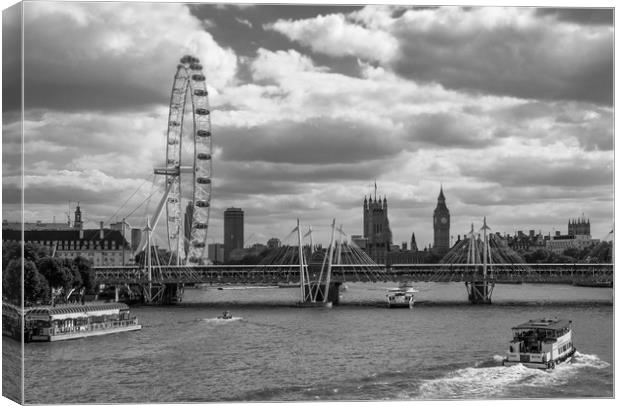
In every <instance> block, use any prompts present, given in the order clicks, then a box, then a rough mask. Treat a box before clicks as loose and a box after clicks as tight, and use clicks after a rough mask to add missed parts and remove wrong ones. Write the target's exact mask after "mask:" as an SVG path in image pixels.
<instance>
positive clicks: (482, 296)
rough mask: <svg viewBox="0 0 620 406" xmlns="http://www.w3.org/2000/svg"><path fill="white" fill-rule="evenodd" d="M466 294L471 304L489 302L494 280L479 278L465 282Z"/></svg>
mask: <svg viewBox="0 0 620 406" xmlns="http://www.w3.org/2000/svg"><path fill="white" fill-rule="evenodd" d="M465 287H466V288H467V296H468V299H469V303H471V304H491V295H492V294H493V288H494V287H495V282H494V281H489V280H479V281H471V282H465Z"/></svg>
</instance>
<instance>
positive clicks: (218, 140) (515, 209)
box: [2, 2, 613, 246]
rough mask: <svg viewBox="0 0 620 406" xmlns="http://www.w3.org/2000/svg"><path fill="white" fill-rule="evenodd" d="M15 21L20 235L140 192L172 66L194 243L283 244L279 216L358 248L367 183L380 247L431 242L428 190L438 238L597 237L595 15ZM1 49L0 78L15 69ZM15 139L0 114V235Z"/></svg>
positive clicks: (602, 49) (50, 14)
mask: <svg viewBox="0 0 620 406" xmlns="http://www.w3.org/2000/svg"><path fill="white" fill-rule="evenodd" d="M24 7H25V13H24V24H25V26H24V30H25V47H24V48H25V53H24V72H25V85H24V86H25V102H24V104H25V122H24V131H25V143H24V150H25V157H24V158H25V179H24V181H25V184H26V193H25V198H26V206H25V219H26V221H35V220H42V221H52V218H53V217H54V216H55V217H56V220H57V221H61V220H62V219H64V218H65V214H64V213H65V212H67V211H68V201H71V202H73V203H72V205H73V206H75V202H77V201H80V204H81V207H82V211H83V212H84V213H85V214H84V215H85V217H86V219H87V220H88V225H89V226H93V227H96V225H97V224H98V222H99V221H100V220H104V221H106V223H109V222H110V221H116V220H120V218H122V217H123V216H125V215H127V214H128V213H130V212H131V211H133V210H134V209H135V208H136V206H138V205H139V204H140V203H141V202H142V201H143V200H144V199H145V198H146V196H148V195H149V194H150V193H151V192H152V191H153V190H154V189H153V186H152V182H151V181H152V179H153V175H152V168H153V167H154V166H158V165H162V164H163V161H164V154H165V133H166V127H167V118H168V102H169V98H170V89H171V86H172V79H173V76H174V73H175V69H176V65H177V63H178V59H179V58H180V57H181V56H183V55H184V54H187V53H190V54H194V55H196V56H197V57H198V58H200V60H201V62H202V64H203V66H204V68H205V75H206V78H207V82H208V86H209V90H210V96H209V97H210V103H211V107H212V125H213V134H214V136H213V145H214V151H215V152H214V161H213V167H214V178H213V198H212V210H211V221H210V233H209V242H213V241H221V240H222V236H223V226H222V225H223V212H224V210H225V209H226V208H227V207H231V206H235V207H241V208H242V209H243V210H244V211H245V224H246V225H245V236H246V240H247V241H246V243H248V244H250V243H254V242H263V243H264V242H265V241H266V240H267V239H268V238H270V237H274V236H275V237H279V238H284V237H285V236H286V235H287V234H288V233H289V231H290V230H291V229H292V228H293V227H294V226H295V218H297V217H300V218H301V221H302V223H304V224H312V225H313V228H315V229H317V230H319V231H321V232H324V231H325V230H327V225H328V224H329V223H330V222H331V219H332V218H336V221H337V223H338V224H342V225H343V228H344V230H345V231H346V232H347V233H348V234H361V233H362V203H363V200H364V196H365V195H369V194H371V193H373V194H374V186H373V183H374V182H375V179H376V182H377V187H378V193H379V194H380V195H381V196H382V197H383V196H385V197H387V200H388V205H389V220H390V224H391V227H392V232H393V236H394V243H397V244H398V243H400V242H401V241H409V240H410V237H411V233H412V232H415V235H416V239H417V241H418V245H419V246H425V245H428V244H429V243H430V242H431V241H432V235H433V232H432V214H433V209H434V207H435V205H436V202H437V195H438V194H439V188H440V184H443V189H444V193H445V196H446V203H447V206H448V208H449V210H450V213H451V223H452V226H451V230H450V232H451V234H452V235H454V236H455V237H456V235H457V234H463V233H465V232H466V231H468V229H469V224H470V223H471V222H474V223H475V224H476V226H477V227H479V226H480V225H481V221H482V216H484V215H486V216H487V219H488V222H489V225H490V226H491V227H492V229H493V231H500V232H502V233H504V232H507V233H514V231H515V230H524V231H526V230H529V229H535V230H536V231H538V230H541V231H542V232H543V233H545V234H546V233H548V232H553V231H554V230H559V231H562V232H563V233H566V231H567V222H568V220H569V218H575V217H578V216H581V214H582V213H584V214H585V216H586V217H588V218H590V221H591V223H592V235H593V237H594V238H602V237H604V236H605V235H606V234H607V233H608V232H609V230H610V229H611V226H612V221H613V181H612V179H613V25H612V24H613V13H612V10H611V9H607V10H605V9H598V10H594V9H553V8H551V9H550V8H547V9H535V8H503V7H484V8H459V7H441V8H403V7H387V6H366V7H351V6H346V7H329V6H319V7H317V6H264V5H260V6H250V7H248V6H244V7H237V6H231V5H228V6H216V5H196V4H193V5H184V4H168V3H155V4H147V3H57V2H43V3H33V2H28V3H24ZM4 23H5V25H6V26H7V27H8V28H10V26H11V23H10V22H7V21H6V20H5V22H4ZM11 40H12V38H10V36H9V38H7V34H5V43H11V42H10V41H11ZM3 48H5V52H4V53H3V65H4V66H3V68H4V70H5V71H6V72H10V71H11V70H14V69H17V67H18V65H17V64H16V60H15V59H14V58H12V57H11V55H10V54H8V53H7V52H6V48H7V47H6V46H5V47H3ZM6 72H5V77H7V76H6V75H7V73H6ZM11 85H13V87H14V88H15V89H17V88H18V87H16V86H15V83H7V81H6V79H5V81H4V85H3V87H4V89H3V90H4V91H5V92H9V93H10V91H11V89H12V87H11ZM6 94H8V93H6ZM19 128H20V123H19V115H18V114H17V110H16V105H14V104H11V103H9V102H7V101H6V98H5V105H4V120H3V162H2V170H3V218H5V219H9V220H17V219H19V206H18V205H17V204H16V203H17V202H16V200H15V198H14V196H15V190H16V187H17V186H18V184H19V178H18V174H19V154H18V152H19V147H20V144H19ZM136 190H138V191H137V192H136V193H135V194H134V195H133V197H131V199H129V202H128V203H127V204H126V205H125V206H123V207H122V208H121V206H122V205H123V202H125V200H127V199H128V198H130V196H131V195H132V193H134V191H136ZM155 190H156V189H155ZM157 197H158V196H157V193H156V194H155V197H153V200H152V201H151V203H150V204H149V205H148V208H149V210H151V211H152V210H153V208H154V207H155V205H156V202H157ZM119 208H121V209H120V210H119ZM146 208H147V205H146V204H144V205H143V206H141V207H140V209H138V210H136V211H135V213H134V214H133V215H132V216H131V217H129V218H128V220H129V222H130V223H131V224H132V225H135V226H137V225H141V224H143V223H144V217H145V215H146V212H145V209H146ZM117 211H118V213H117ZM114 214H116V216H114V217H112V216H113V215H114ZM324 234H325V233H324Z"/></svg>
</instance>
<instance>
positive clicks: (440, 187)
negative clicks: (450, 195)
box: [437, 185, 446, 200]
mask: <svg viewBox="0 0 620 406" xmlns="http://www.w3.org/2000/svg"><path fill="white" fill-rule="evenodd" d="M437 200H446V198H445V196H444V195H443V185H440V186H439V197H438V198H437Z"/></svg>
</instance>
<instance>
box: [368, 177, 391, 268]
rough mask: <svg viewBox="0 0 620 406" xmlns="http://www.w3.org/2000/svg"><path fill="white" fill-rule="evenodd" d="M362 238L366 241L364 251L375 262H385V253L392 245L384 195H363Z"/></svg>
mask: <svg viewBox="0 0 620 406" xmlns="http://www.w3.org/2000/svg"><path fill="white" fill-rule="evenodd" d="M364 238H365V239H366V241H367V244H366V251H367V253H368V255H369V256H370V257H371V258H372V259H373V260H374V261H375V262H377V263H386V262H385V261H386V259H387V253H388V251H390V246H391V245H392V231H391V230H390V221H389V220H388V203H387V198H386V197H385V196H384V197H383V200H381V196H379V197H377V185H376V183H375V198H374V200H373V198H372V196H370V197H369V198H367V197H366V196H364Z"/></svg>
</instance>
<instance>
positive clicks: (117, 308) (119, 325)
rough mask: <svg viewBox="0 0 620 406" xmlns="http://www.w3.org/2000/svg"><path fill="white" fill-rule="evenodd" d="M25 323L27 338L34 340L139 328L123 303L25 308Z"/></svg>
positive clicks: (51, 339) (52, 339) (48, 339)
mask: <svg viewBox="0 0 620 406" xmlns="http://www.w3.org/2000/svg"><path fill="white" fill-rule="evenodd" d="M24 320H25V331H26V337H27V338H28V339H30V340H32V341H55V340H58V339H66V338H72V337H71V336H76V338H77V337H80V336H88V335H92V334H91V333H92V332H99V331H105V330H110V331H112V330H117V329H134V327H138V326H139V325H138V322H137V319H136V317H133V316H131V315H130V313H129V307H128V306H127V305H126V304H124V303H98V304H87V305H60V306H41V307H35V308H31V309H26V311H25V314H24ZM63 337H66V338H63Z"/></svg>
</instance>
